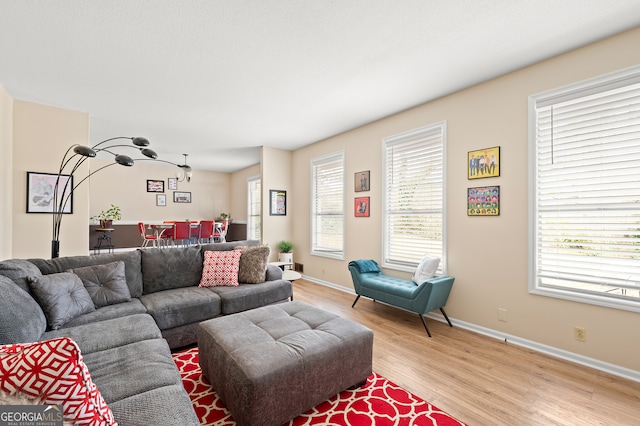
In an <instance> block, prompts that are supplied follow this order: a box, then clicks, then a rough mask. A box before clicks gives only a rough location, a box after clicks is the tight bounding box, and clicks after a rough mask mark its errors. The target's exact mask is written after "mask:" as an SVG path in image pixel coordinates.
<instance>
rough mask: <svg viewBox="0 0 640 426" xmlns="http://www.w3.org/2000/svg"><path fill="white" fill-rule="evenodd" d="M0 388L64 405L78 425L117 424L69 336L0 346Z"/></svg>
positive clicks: (66, 418)
mask: <svg viewBox="0 0 640 426" xmlns="http://www.w3.org/2000/svg"><path fill="white" fill-rule="evenodd" d="M0 391H4V392H6V393H8V394H16V393H20V394H24V395H28V396H30V397H35V398H38V399H39V400H40V402H41V403H42V404H50V405H58V404H61V405H62V406H63V407H64V420H65V421H67V422H71V423H73V424H75V425H92V426H93V425H103V426H117V423H116V421H115V419H114V418H113V413H112V412H111V409H110V408H109V406H108V405H107V403H106V402H105V401H104V399H103V398H102V395H100V391H98V388H97V387H96V385H95V384H94V383H93V381H92V380H91V376H90V375H89V370H88V369H87V366H86V365H85V364H84V361H83V360H82V354H81V353H80V348H78V345H77V344H76V342H74V341H73V340H71V339H70V338H68V337H60V338H57V339H52V340H46V341H43V342H35V343H18V344H14V345H5V346H0Z"/></svg>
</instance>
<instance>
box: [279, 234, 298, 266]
mask: <svg viewBox="0 0 640 426" xmlns="http://www.w3.org/2000/svg"><path fill="white" fill-rule="evenodd" d="M276 246H277V247H278V250H280V253H279V254H278V261H279V262H284V263H289V264H291V265H293V249H294V248H295V246H296V245H295V244H294V243H292V242H291V241H285V240H282V241H280V242H279V243H278V244H277V245H276Z"/></svg>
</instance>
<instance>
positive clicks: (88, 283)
mask: <svg viewBox="0 0 640 426" xmlns="http://www.w3.org/2000/svg"><path fill="white" fill-rule="evenodd" d="M69 272H73V273H74V274H76V275H77V276H79V277H80V279H81V280H82V284H83V285H84V287H85V288H86V289H87V291H88V292H89V295H90V296H91V300H93V304H94V305H95V306H96V308H100V307H102V306H107V305H114V304H116V303H122V302H129V301H130V300H131V293H130V292H129V287H127V281H126V277H125V274H124V262H123V261H121V260H118V261H117V262H111V263H105V264H104V265H92V266H85V267H82V268H75V269H70V270H69Z"/></svg>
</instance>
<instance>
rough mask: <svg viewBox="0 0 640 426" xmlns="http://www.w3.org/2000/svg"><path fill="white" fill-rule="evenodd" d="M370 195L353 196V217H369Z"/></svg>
mask: <svg viewBox="0 0 640 426" xmlns="http://www.w3.org/2000/svg"><path fill="white" fill-rule="evenodd" d="M369 202H370V197H355V198H354V201H353V215H354V216H355V217H369V210H370V205H369Z"/></svg>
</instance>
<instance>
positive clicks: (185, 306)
mask: <svg viewBox="0 0 640 426" xmlns="http://www.w3.org/2000/svg"><path fill="white" fill-rule="evenodd" d="M140 301H141V302H142V303H143V304H144V306H145V307H146V308H147V312H149V315H151V316H152V317H153V318H154V319H155V321H156V323H157V324H158V327H160V329H161V330H167V329H170V328H173V327H178V326H181V325H184V324H191V323H193V322H198V321H204V320H207V319H210V318H213V317H217V316H218V315H220V297H219V296H218V295H217V294H215V293H212V292H211V291H209V290H207V289H205V288H199V287H185V288H175V289H172V290H165V291H162V292H158V293H151V294H145V295H144V296H142V297H141V298H140Z"/></svg>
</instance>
